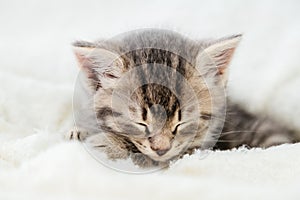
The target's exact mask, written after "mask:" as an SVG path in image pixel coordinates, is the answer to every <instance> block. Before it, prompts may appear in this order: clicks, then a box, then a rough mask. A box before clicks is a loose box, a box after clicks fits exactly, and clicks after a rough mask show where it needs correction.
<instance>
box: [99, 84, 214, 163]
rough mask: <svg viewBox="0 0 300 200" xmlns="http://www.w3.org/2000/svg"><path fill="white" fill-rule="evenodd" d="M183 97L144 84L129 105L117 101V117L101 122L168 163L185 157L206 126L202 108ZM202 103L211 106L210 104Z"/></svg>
mask: <svg viewBox="0 0 300 200" xmlns="http://www.w3.org/2000/svg"><path fill="white" fill-rule="evenodd" d="M183 89H186V90H187V88H183ZM186 90H185V91H186ZM181 95H183V96H184V95H187V94H183V93H182V94H181ZM202 95H204V92H203V93H202ZM206 95H208V93H207V94H206ZM183 96H181V98H179V99H178V98H177V97H176V96H175V95H174V94H172V92H171V91H170V90H169V89H168V88H166V87H164V86H161V85H158V84H147V85H144V86H142V87H139V88H137V89H136V90H135V91H134V92H133V94H132V95H131V97H130V98H129V103H126V102H122V103H120V102H119V101H118V105H122V106H120V107H118V108H117V110H118V112H117V113H115V115H113V116H110V117H108V116H107V117H106V118H105V119H102V120H105V125H103V127H104V128H108V127H113V129H114V131H115V133H116V134H120V135H123V136H125V137H127V138H128V139H129V140H130V141H131V142H132V143H133V144H134V145H135V146H136V147H137V149H138V150H139V151H140V152H142V153H143V154H145V155H147V156H148V157H150V158H151V159H153V160H155V161H162V162H165V161H168V160H170V159H173V158H175V157H178V156H180V155H182V153H183V152H185V151H186V150H187V149H188V148H189V147H190V145H191V143H192V142H193V140H194V138H195V136H196V134H198V137H202V136H204V134H202V135H201V132H203V133H204V131H203V130H202V131H200V128H201V129H204V128H206V127H205V126H206V125H207V123H206V122H207V121H206V119H203V118H201V116H200V115H199V114H200V112H199V108H198V106H200V105H198V102H197V101H196V99H194V102H192V101H191V100H189V103H188V104H186V105H185V104H184V103H185V102H184V100H185V97H183ZM187 96H190V94H189V95H187ZM190 99H192V97H191V96H190ZM99 101H101V100H100V99H99ZM203 102H206V103H207V104H210V102H209V101H203ZM201 106H203V107H210V105H203V104H201ZM113 107H114V106H113ZM116 107H117V106H116ZM199 132H200V134H199Z"/></svg>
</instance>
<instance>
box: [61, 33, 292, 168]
mask: <svg viewBox="0 0 300 200" xmlns="http://www.w3.org/2000/svg"><path fill="white" fill-rule="evenodd" d="M240 39H241V35H234V36H230V37H225V38H222V39H219V40H206V41H193V40H190V39H188V38H185V37H183V36H181V35H179V34H177V33H174V32H171V31H166V30H143V31H134V32H130V33H128V34H126V35H122V36H120V37H117V38H113V39H111V40H106V41H98V42H96V43H89V42H76V43H75V44H74V49H75V55H76V57H77V60H78V63H79V66H80V68H81V70H82V76H81V78H82V79H83V81H84V84H85V86H83V87H84V91H85V93H84V94H81V95H79V96H80V98H82V97H86V99H85V100H77V101H79V104H80V103H82V105H81V106H80V109H79V110H80V111H77V114H75V118H76V126H77V127H75V128H74V129H73V130H71V131H70V132H69V133H68V135H67V137H68V138H70V139H73V138H75V139H79V140H87V141H89V142H90V143H91V144H93V145H94V148H98V149H99V151H102V152H105V153H106V154H107V156H108V157H109V158H111V159H126V158H131V159H132V160H133V161H134V162H135V163H137V164H138V165H140V166H144V167H145V166H153V165H160V164H165V163H168V162H169V161H170V160H174V159H176V158H179V157H181V156H182V155H184V154H186V153H192V152H193V150H194V149H199V148H200V149H206V148H217V149H228V148H233V147H238V146H241V145H248V146H249V147H264V148H265V147H269V146H272V145H278V144H282V143H292V142H295V141H296V136H295V134H294V133H293V132H292V131H289V130H288V129H286V128H284V127H283V126H281V125H280V124H278V123H275V122H273V121H272V120H270V119H266V118H260V117H258V116H254V115H252V114H249V113H247V112H246V111H245V110H243V109H242V108H241V107H239V106H238V105H233V104H232V103H231V102H230V100H229V99H227V98H226V91H225V86H226V82H227V76H228V65H229V62H230V60H231V58H232V56H233V53H234V51H235V49H236V47H237V45H238V43H239V41H240Z"/></svg>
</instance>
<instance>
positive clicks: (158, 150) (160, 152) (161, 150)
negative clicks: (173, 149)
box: [151, 147, 170, 156]
mask: <svg viewBox="0 0 300 200" xmlns="http://www.w3.org/2000/svg"><path fill="white" fill-rule="evenodd" d="M151 149H152V150H153V151H155V153H156V154H157V155H159V156H162V155H164V154H166V153H167V152H168V151H169V150H170V149H169V148H168V149H156V148H153V147H151Z"/></svg>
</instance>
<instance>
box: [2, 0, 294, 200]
mask: <svg viewBox="0 0 300 200" xmlns="http://www.w3.org/2000/svg"><path fill="white" fill-rule="evenodd" d="M299 10H300V3H299V1H218V2H217V1H196V0H195V1H179V0H173V1H164V2H163V1H145V2H142V1H126V2H125V1H120V2H117V1H115V0H113V1H109V2H106V1H102V2H101V1H96V0H95V1H91V0H88V1H82V2H81V1H71V0H70V1H68V0H64V1H48V2H42V1H38V0H30V1H6V2H4V1H1V2H0V24H1V27H0V30H1V37H0V44H1V46H0V55H1V58H0V59H1V60H0V63H1V65H0V80H1V82H0V94H1V96H0V199H39V198H43V199H64V200H65V199H131V200H133V199H242V198H243V199H266V198H268V199H269V198H272V199H283V198H284V199H299V197H300V191H299V185H300V181H299V180H300V156H299V155H300V144H294V145H282V146H279V147H273V148H269V149H267V150H262V149H252V150H246V149H237V150H232V151H224V152H211V151H207V152H197V153H196V154H195V155H193V156H186V157H184V158H183V159H182V160H179V161H178V162H176V163H174V165H172V166H171V168H170V169H168V170H165V171H160V172H157V173H152V174H146V175H130V174H124V173H119V172H116V171H113V170H111V169H108V168H106V167H104V166H102V165H101V164H99V163H98V162H96V161H95V160H94V159H93V158H92V157H91V156H90V155H89V154H88V153H87V152H86V151H85V150H84V148H83V147H82V146H81V144H80V143H77V142H67V141H64V140H63V138H62V135H63V133H65V132H66V131H67V130H68V129H69V128H70V127H71V125H72V106H71V104H72V92H73V85H74V81H75V78H76V75H77V72H78V69H77V67H76V62H75V59H74V56H73V55H72V51H71V47H70V43H71V42H72V41H74V40H76V39H87V40H94V39H97V38H99V37H110V36H113V35H115V34H117V33H122V32H124V31H127V30H131V29H136V28H145V27H161V28H171V29H173V30H177V31H180V32H181V33H183V34H186V35H188V36H190V37H193V38H203V37H221V36H224V35H230V34H234V33H244V37H243V40H242V42H241V44H240V46H239V48H238V50H237V52H236V55H235V57H234V60H233V62H232V63H231V66H230V67H231V72H230V82H229V87H230V91H229V92H230V95H231V96H232V98H233V99H235V100H236V101H238V102H240V103H242V104H244V105H245V106H246V107H247V108H248V109H249V110H251V111H252V112H254V113H260V112H263V113H267V114H269V115H272V116H273V117H275V118H277V119H278V120H280V121H282V123H285V124H287V125H288V126H291V127H294V128H296V129H298V130H300V123H299V121H298V120H299V116H300V104H299V100H300V93H299V88H300V66H299V65H300V62H299V61H300V58H299V51H300V37H299V35H300V20H299V19H300V14H299ZM203 153H205V155H206V156H204V157H203V156H202V154H203Z"/></svg>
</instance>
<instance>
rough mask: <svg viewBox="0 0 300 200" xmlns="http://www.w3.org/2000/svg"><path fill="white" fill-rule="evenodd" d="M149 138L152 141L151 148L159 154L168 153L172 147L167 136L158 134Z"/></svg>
mask: <svg viewBox="0 0 300 200" xmlns="http://www.w3.org/2000/svg"><path fill="white" fill-rule="evenodd" d="M148 140H149V142H150V147H151V149H152V150H153V151H155V153H156V154H157V155H159V156H162V155H164V154H166V153H167V152H168V151H169V150H170V148H171V143H170V139H169V138H168V137H166V136H161V135H158V136H154V137H149V138H148Z"/></svg>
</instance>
